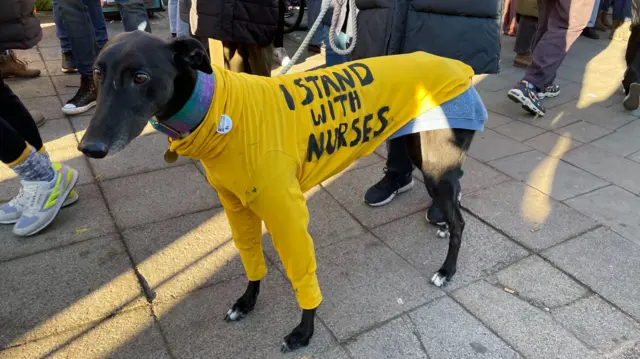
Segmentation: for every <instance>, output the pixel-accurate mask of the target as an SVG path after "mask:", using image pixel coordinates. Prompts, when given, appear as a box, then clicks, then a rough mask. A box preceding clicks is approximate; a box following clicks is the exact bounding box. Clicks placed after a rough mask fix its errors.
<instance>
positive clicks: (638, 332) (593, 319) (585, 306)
mask: <svg viewBox="0 0 640 359" xmlns="http://www.w3.org/2000/svg"><path fill="white" fill-rule="evenodd" d="M551 314H552V315H553V317H554V318H555V319H556V320H557V321H558V322H560V323H562V324H563V325H564V327H565V328H567V329H568V330H570V331H571V332H573V333H574V334H575V335H576V336H577V337H578V338H579V339H580V340H582V341H583V342H585V343H587V344H588V345H590V346H591V347H593V348H596V349H598V350H599V351H600V352H602V353H603V354H606V353H609V352H612V351H615V350H616V349H618V348H620V347H626V346H629V344H631V345H633V344H634V343H636V342H640V324H638V323H637V322H635V321H634V320H633V319H631V318H630V317H629V316H627V315H626V314H624V313H622V312H620V311H619V310H617V309H616V308H615V307H612V306H611V305H610V304H608V303H607V302H605V301H604V300H602V298H600V297H598V296H597V295H592V296H590V297H588V298H584V299H580V300H578V301H576V302H574V303H571V304H570V305H568V306H565V307H561V308H557V309H554V310H552V311H551Z"/></svg>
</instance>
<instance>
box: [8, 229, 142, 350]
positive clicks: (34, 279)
mask: <svg viewBox="0 0 640 359" xmlns="http://www.w3.org/2000/svg"><path fill="white" fill-rule="evenodd" d="M0 272H2V274H3V275H2V276H0V293H2V294H0V296H1V297H2V299H1V300H0V301H1V302H2V303H3V305H2V306H0V317H2V318H3V320H2V321H0V348H6V347H7V346H13V345H17V344H23V343H25V342H26V341H31V340H35V339H40V338H43V337H45V336H49V335H53V334H58V333H62V332H63V331H65V330H68V329H72V328H74V327H77V326H79V325H82V324H85V323H89V322H93V321H96V320H98V319H103V318H106V317H108V316H110V315H112V314H114V313H117V312H119V311H121V310H124V309H127V308H135V307H138V306H141V305H143V304H144V303H145V301H144V299H142V298H143V294H142V293H141V290H140V285H139V284H138V280H137V278H136V276H135V274H134V273H133V270H132V269H131V265H130V261H129V258H128V256H127V253H126V250H125V248H124V247H123V246H122V242H120V241H119V240H118V239H117V237H116V236H113V235H112V236H107V237H101V238H97V239H94V240H90V241H86V242H82V243H78V244H76V245H72V246H67V247H63V248H60V249H56V250H52V251H49V252H45V253H40V254H36V255H33V256H29V257H24V258H20V259H17V260H13V261H10V262H4V263H2V264H0Z"/></svg>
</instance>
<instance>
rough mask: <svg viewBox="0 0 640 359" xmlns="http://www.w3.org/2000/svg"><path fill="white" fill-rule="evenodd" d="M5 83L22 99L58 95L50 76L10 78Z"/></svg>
mask: <svg viewBox="0 0 640 359" xmlns="http://www.w3.org/2000/svg"><path fill="white" fill-rule="evenodd" d="M5 83H6V84H7V85H9V88H11V90H12V91H13V92H14V93H15V94H16V95H17V96H18V97H19V98H20V99H21V100H22V99H28V98H33V97H44V96H54V95H56V90H55V89H54V87H53V84H52V83H51V79H50V77H48V76H42V77H36V78H33V79H8V80H6V81H5Z"/></svg>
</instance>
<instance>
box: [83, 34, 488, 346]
mask: <svg viewBox="0 0 640 359" xmlns="http://www.w3.org/2000/svg"><path fill="white" fill-rule="evenodd" d="M402 56H406V55H402ZM424 56H433V55H428V54H424ZM398 59H402V58H400V57H399V58H398ZM375 61H378V60H375ZM375 61H373V62H375ZM438 61H444V60H438ZM446 61H449V60H446ZM450 61H454V60H450ZM378 62H379V61H378ZM367 66H368V65H366V64H364V63H362V64H357V63H356V64H351V65H348V66H347V67H344V68H343V70H341V71H343V72H341V74H342V75H340V76H342V77H343V78H344V81H343V83H347V82H349V81H351V82H355V81H358V80H359V81H360V83H361V84H365V82H367V81H369V80H371V78H370V77H371V76H370V75H371V74H372V73H368V72H367V71H368V70H367ZM455 66H458V67H460V68H462V67H461V66H463V65H458V64H456V65H455ZM464 66H466V65H464ZM351 70H353V74H355V76H353V77H350V78H347V77H346V75H345V74H347V75H349V73H348V72H349V71H351ZM441 70H442V69H441V68H440V69H438V71H441ZM336 71H338V70H336ZM363 71H364V72H363ZM464 71H469V72H471V74H470V75H469V76H466V75H465V76H461V78H462V77H465V83H468V85H465V86H468V88H470V89H473V88H472V87H471V85H470V82H471V80H470V76H472V75H473V73H472V72H473V71H472V70H470V68H464ZM214 73H215V75H216V77H215V90H213V94H212V97H211V98H209V100H210V101H214V100H216V99H215V97H216V96H217V95H218V91H219V90H222V86H223V85H225V84H224V83H222V82H223V81H224V78H226V77H229V76H231V77H234V76H235V77H234V78H236V79H237V80H238V81H245V82H246V81H250V80H251V81H259V83H260V84H261V85H260V86H263V85H264V86H271V85H269V84H271V83H275V82H276V81H282V80H279V78H282V77H284V76H279V77H276V78H272V79H270V78H259V80H256V79H258V77H252V76H250V75H246V74H234V73H230V72H227V71H225V70H222V69H216V71H214V69H213V68H212V67H211V65H210V61H209V58H208V56H207V54H206V52H205V49H204V48H203V47H202V45H201V44H200V43H199V42H198V41H196V40H194V39H191V38H179V39H175V40H173V41H171V42H167V41H164V40H161V39H158V38H156V37H153V36H151V35H148V34H146V33H144V32H141V31H135V32H130V33H124V34H120V35H117V36H115V37H114V38H113V39H111V41H109V43H107V45H106V46H105V47H104V48H103V50H102V51H101V53H100V54H99V55H98V57H97V59H96V61H95V65H94V81H95V82H96V88H97V89H98V101H97V107H96V111H95V114H94V115H93V117H92V119H91V121H90V124H89V126H88V128H87V130H86V133H85V134H84V136H83V138H82V140H81V142H80V144H79V146H78V150H79V151H81V152H82V153H84V154H85V155H86V156H88V157H91V158H96V159H98V158H103V157H105V156H107V155H108V154H112V153H116V152H118V151H121V150H122V149H123V148H125V147H126V146H127V145H128V144H129V143H130V142H131V141H132V140H134V139H135V138H136V137H137V136H138V135H140V133H141V132H142V130H143V128H144V127H145V125H146V124H147V122H148V121H149V120H150V119H155V121H156V122H154V123H155V125H156V126H155V127H156V129H159V130H162V131H164V130H163V128H165V129H166V127H168V126H167V125H166V124H167V123H168V122H167V121H169V119H171V118H172V116H174V115H176V113H178V112H179V111H182V110H183V108H184V107H185V105H186V104H187V103H188V101H190V98H191V97H192V96H194V95H198V93H197V92H198V91H201V90H200V87H198V86H200V85H198V83H199V81H200V80H199V79H200V78H201V77H203V76H207V75H205V74H214ZM326 73H330V72H326ZM378 73H379V72H378ZM334 74H337V72H335V71H334ZM465 74H467V73H466V72H465ZM287 76H289V75H287ZM322 76H325V75H322ZM322 76H320V77H321V78H322V79H323V81H325V82H324V84H325V85H326V84H329V85H327V86H326V88H327V89H330V88H331V86H333V87H334V88H335V89H339V87H340V86H338V85H335V84H334V85H335V86H334V85H332V84H331V82H328V81H329V80H328V79H325V78H324V77H322ZM349 76H351V75H349ZM388 76H391V77H390V78H389V79H388V81H385V82H384V84H385V86H387V84H389V82H390V81H394V80H393V79H394V78H393V76H395V75H388ZM409 77H411V76H406V78H409ZM466 77H469V79H468V80H467V79H466ZM367 79H369V80H367ZM445 80H446V79H445ZM296 81H298V82H296ZM296 81H294V82H296V83H297V84H300V81H302V80H300V81H299V80H296ZM406 81H408V80H406ZM466 81H468V82H466ZM341 84H342V83H341ZM302 85H303V86H304V84H302ZM274 86H275V85H274ZM388 86H393V84H392V83H391V84H389V85H388ZM267 88H271V87H264V88H262V87H261V88H260V89H256V92H260V93H265V94H266V95H265V96H267V98H268V101H267V102H265V103H264V104H263V105H264V106H267V105H269V106H277V107H274V109H275V111H278V112H279V113H285V112H284V111H285V110H286V108H287V107H289V109H292V107H295V106H296V103H297V102H298V101H299V100H301V99H302V98H301V97H299V96H298V97H296V96H294V95H295V94H293V95H291V93H290V91H289V90H287V89H286V87H283V85H280V89H282V91H283V93H284V95H285V96H284V100H275V99H279V97H277V95H276V94H274V93H275V92H279V90H277V89H278V87H277V86H276V87H273V88H274V89H275V90H273V93H272V92H270V91H271V90H267ZM319 88H320V87H319ZM301 91H302V90H301ZM305 91H306V96H307V98H305V99H303V100H302V102H304V101H306V100H307V99H308V97H309V96H311V93H312V88H311V85H309V86H305ZM412 91H413V90H412ZM473 91H475V90H473ZM365 94H366V93H365ZM436 95H437V94H436ZM220 96H222V95H220ZM355 96H357V94H356V95H352V94H351V93H350V94H349V98H352V97H353V101H351V106H352V107H353V106H356V107H357V105H358V104H359V103H360V102H362V103H365V104H367V103H370V102H371V101H369V97H366V98H356V97H355ZM362 96H365V95H362ZM366 96H372V95H366ZM302 97H304V96H302ZM226 98H231V99H232V98H233V97H228V96H227V97H226ZM345 98H346V95H345ZM478 98H479V97H478ZM217 100H218V101H222V100H220V99H217ZM409 100H410V99H407V102H409ZM348 103H349V101H347V105H344V102H343V109H346V108H348V107H349V105H348ZM227 105H229V106H231V105H232V104H227ZM227 105H225V106H227ZM233 105H237V106H239V108H241V109H242V111H244V112H242V113H246V114H247V116H248V114H250V113H251V114H255V115H256V116H258V115H259V114H260V112H255V111H260V110H255V109H254V108H253V107H255V106H258V105H255V104H254V103H249V102H247V103H240V104H233ZM212 108H213V105H212ZM482 109H484V106H482ZM387 110H388V106H387ZM252 111H254V112H252ZM297 111H300V109H299V108H298V109H297ZM335 111H338V110H337V109H336V110H335ZM345 111H346V110H345ZM381 111H382V112H381ZM292 113H294V115H291V116H297V115H295V113H296V111H292ZM206 114H207V112H206V111H205V112H204V113H200V114H199V118H195V119H193V118H192V120H196V121H202V124H196V126H194V128H192V129H191V132H190V133H192V134H196V133H197V131H204V130H200V128H202V127H203V126H205V123H206V122H205V120H204V119H203V115H206ZM263 114H264V113H263ZM484 114H485V115H486V110H484ZM225 116H226V115H222V119H225ZM205 117H206V116H205ZM378 117H380V121H381V122H380V126H385V121H386V123H387V124H389V123H391V122H392V120H393V119H391V118H387V119H385V118H384V111H383V109H382V108H381V110H380V111H378ZM265 118H266V116H265ZM369 119H371V118H369ZM357 120H358V119H357ZM367 120H368V119H367V116H364V121H363V122H364V124H363V125H362V126H364V129H362V128H361V129H357V131H358V132H357V138H358V139H361V141H364V140H366V139H369V140H371V141H373V138H374V137H375V135H376V134H378V133H383V132H384V131H383V130H382V128H381V129H379V130H376V129H375V128H373V127H372V128H367V126H368V125H367ZM225 121H228V122H224V121H222V120H221V122H220V123H223V122H224V123H227V124H228V126H227V127H224V128H223V129H222V130H221V125H220V123H217V126H218V127H217V133H215V132H216V128H215V127H213V131H212V132H214V133H213V134H212V135H211V136H212V137H211V141H214V140H215V139H220V138H223V139H224V138H227V137H224V136H229V134H228V133H231V132H227V131H229V130H230V131H234V130H237V131H249V129H247V128H248V127H247V125H245V127H244V128H242V127H238V128H236V127H235V124H234V125H233V126H234V127H233V129H231V128H232V126H231V122H230V121H231V118H229V117H227V118H226V119H225ZM273 121H284V120H279V119H278V118H275V119H274V120H273ZM372 121H373V120H372ZM372 121H369V124H371V123H373V122H372ZM485 121H486V118H485ZM316 122H317V123H316ZM356 122H358V121H354V122H353V124H355V123H356ZM197 123H200V122H197ZM274 123H276V124H277V123H278V122H274ZM320 123H321V121H320V117H319V115H318V117H317V118H316V117H314V124H316V125H318V124H320ZM483 124H484V122H483V123H482V126H483ZM362 126H361V127H362ZM371 126H373V125H371ZM389 126H391V125H389ZM398 126H399V125H398ZM345 127H346V125H345ZM340 129H343V127H340ZM341 131H342V130H341ZM345 131H346V129H345ZM254 132H255V131H254ZM475 132H476V130H470V129H464V128H448V129H437V130H429V131H421V132H418V133H408V134H405V135H402V137H403V138H404V139H405V140H406V145H407V146H406V147H407V152H408V154H409V157H410V158H411V160H412V162H413V163H414V164H415V166H416V167H418V168H419V169H420V170H421V172H422V174H423V176H424V183H425V185H426V187H427V189H428V192H429V194H430V195H431V197H432V198H433V201H434V203H435V204H437V205H438V206H439V208H440V209H441V211H442V212H443V214H444V217H445V219H446V228H447V229H448V233H449V249H448V252H447V255H446V259H445V261H444V264H443V265H442V267H441V268H440V269H439V270H438V271H437V272H436V273H435V274H434V275H433V277H432V278H431V282H432V283H433V284H434V285H436V286H442V285H444V284H445V283H446V282H448V281H449V280H450V279H451V278H452V277H453V275H454V274H455V273H456V267H457V258H458V252H459V249H460V245H461V238H462V233H463V230H464V226H465V222H464V219H463V217H462V212H461V209H460V203H459V201H458V195H459V193H458V192H459V178H460V177H461V176H462V170H461V166H462V163H463V161H464V157H465V153H466V152H467V150H468V148H469V146H470V144H471V142H472V139H473V136H474V133H475ZM225 133H227V135H225ZM332 133H333V132H331V131H329V132H328V133H327V135H328V136H329V138H331V134H332ZM323 135H324V133H323ZM335 135H336V140H335V141H336V143H337V144H338V147H339V144H340V143H341V142H344V144H345V146H347V147H348V145H347V141H345V138H338V137H344V136H347V135H345V134H343V132H338V130H337V129H336V132H335ZM216 136H217V137H216ZM354 136H355V135H354ZM367 136H369V137H368V138H367ZM381 136H382V137H385V136H386V138H380V139H379V140H378V141H379V142H378V143H383V142H384V140H385V139H387V138H390V137H389V136H388V134H384V133H383V135H381ZM170 137H171V135H170ZM187 138H188V137H187ZM321 138H324V137H322V136H321ZM363 138H364V139H363ZM310 140H311V137H310ZM208 141H209V140H207V141H205V143H204V144H205V145H206V144H207V143H206V142H208ZM303 142H304V141H303ZM329 142H331V140H330V139H329ZM356 142H357V140H355V139H354V140H353V141H351V144H350V145H351V146H356V147H357V146H359V144H358V143H356ZM309 143H311V141H310V142H309ZM354 143H355V144H354ZM252 145H253V144H252ZM315 146H316V147H314V149H313V150H312V149H311V148H309V149H307V150H305V151H304V155H303V156H302V157H304V158H306V157H307V155H308V159H309V160H311V159H314V160H315V158H314V155H315V156H317V158H318V160H320V156H321V153H322V151H329V143H327V145H326V147H323V148H320V147H319V146H317V143H316V145H315ZM310 147H311V145H310ZM171 148H173V145H172V147H171ZM227 148H228V147H227ZM331 150H332V151H333V150H335V151H336V153H337V151H339V150H340V149H339V148H338V149H337V148H336V147H334V146H332V147H331ZM224 151H225V150H223V152H224ZM226 151H230V150H228V149H227V150H226ZM372 151H373V149H371V150H370V151H369V153H371V152H372ZM169 153H171V152H169ZM222 155H224V153H223V154H222ZM233 155H237V154H233ZM326 156H328V155H326ZM355 157H357V156H352V157H349V158H348V159H343V160H341V161H342V162H344V163H337V164H336V166H339V167H336V168H337V169H344V168H345V167H346V166H348V165H349V164H350V162H353V161H355V159H356V158H355ZM324 158H325V159H326V158H327V157H324ZM334 158H337V157H334ZM328 161H334V162H335V161H338V160H331V159H329V160H328ZM237 162H238V163H237V166H241V165H242V161H237ZM204 163H205V161H204V160H203V164H204ZM327 163H331V162H327ZM258 165H259V164H258ZM238 168H240V167H238ZM238 171H240V170H239V169H238ZM273 171H277V169H275V168H274V169H273ZM216 172H225V169H224V168H216V167H215V166H213V167H211V168H208V170H207V177H208V179H209V182H210V183H212V184H214V183H215V181H216V180H215V179H216V178H217V177H216V176H218V175H220V174H219V173H216ZM229 172H234V167H230V168H229V169H227V170H226V174H229ZM333 172H335V173H337V170H336V171H333ZM266 173H270V172H266ZM335 173H332V174H331V175H333V174H335ZM226 174H224V173H223V174H222V175H226ZM319 180H320V179H318V181H319ZM318 181H314V182H313V183H310V184H309V185H308V186H307V185H305V186H306V187H305V188H308V187H309V186H315V185H317V182H318ZM271 182H274V181H271ZM295 186H297V185H295ZM214 187H215V186H214ZM302 187H304V186H302ZM216 189H218V188H217V187H216ZM303 189H304V188H303ZM227 192H228V191H226V190H225V191H223V192H221V191H220V190H219V191H218V194H219V196H221V195H223V194H225V195H226V193H227ZM250 192H256V188H255V187H254V188H253V191H247V193H248V196H250V195H251V193H250ZM299 197H301V196H299ZM221 198H222V197H221ZM274 198H275V199H276V200H275V201H273V198H271V200H270V202H278V199H279V198H281V197H274ZM285 200H286V199H284V198H283V199H282V201H285ZM302 200H304V198H303V197H302ZM229 203H230V202H229V201H223V206H224V207H225V212H227V213H228V214H229V215H231V214H233V213H234V212H233V211H235V210H238V211H244V210H245V208H244V207H243V206H242V205H240V202H237V203H235V202H232V203H231V205H228V204H229ZM236 204H237V206H236ZM270 204H271V205H273V203H270ZM232 207H233V208H232ZM235 207H237V208H235ZM257 213H258V214H260V215H261V216H262V213H261V212H259V211H257ZM300 213H303V214H306V213H307V212H306V205H305V207H304V208H300ZM267 215H268V213H265V216H267ZM300 215H302V214H300ZM230 218H231V217H230ZM260 219H263V220H264V221H265V223H266V224H267V228H268V229H269V231H272V229H271V228H269V222H268V220H267V219H265V218H262V217H261V218H260ZM230 222H231V219H230ZM231 224H232V229H233V227H234V226H233V223H231ZM288 229H289V228H285V230H288ZM303 230H304V231H303V232H301V235H302V236H305V235H306V236H307V237H308V235H307V234H306V225H304V228H303ZM272 237H273V238H274V244H275V241H276V237H277V235H273V231H272ZM309 238H310V237H309ZM235 240H236V234H235V233H234V241H235ZM300 241H301V242H300V245H301V246H302V245H304V244H303V243H302V239H300ZM297 243H298V242H296V241H293V242H291V243H289V244H290V245H292V246H296V245H298V244H297ZM236 245H237V243H236ZM285 247H286V246H285ZM238 249H239V250H240V249H241V248H240V247H238ZM276 249H278V251H279V253H280V248H278V246H276ZM286 249H287V248H284V250H286ZM310 249H311V251H312V252H313V245H312V243H311V244H310ZM242 253H243V252H242V250H241V257H242ZM259 255H261V253H260V254H259ZM280 256H281V258H282V256H283V254H282V253H280ZM310 256H311V260H312V262H310V263H311V264H309V267H313V268H312V269H313V278H314V279H315V257H313V253H311V254H310ZM296 260H297V259H296V258H291V259H290V260H287V261H285V260H283V263H284V264H285V269H287V275H289V277H290V279H291V278H294V277H292V276H291V275H290V273H289V269H288V268H286V266H287V263H288V264H289V265H290V266H296V265H297V263H295V262H296ZM243 261H244V258H243ZM245 269H247V266H246V265H245ZM265 270H266V269H265ZM248 277H249V274H248ZM256 278H258V277H256ZM256 278H253V279H252V278H249V283H248V286H247V289H246V291H245V293H244V294H243V295H242V296H241V297H240V298H239V299H238V300H236V302H235V303H234V304H233V306H232V307H231V309H230V310H229V311H228V312H227V313H226V315H225V320H227V321H235V320H240V319H242V318H244V317H245V316H246V315H247V314H248V313H249V312H251V310H252V309H253V308H254V306H255V304H256V301H257V298H258V293H259V289H260V280H259V279H256ZM294 279H295V278H294ZM292 282H293V283H292V284H294V288H295V290H296V295H298V287H296V286H295V280H293V279H292ZM316 283H317V281H316ZM318 292H319V289H318ZM299 303H300V298H299ZM315 305H319V303H317V304H311V305H307V307H306V308H305V307H304V306H302V305H301V307H303V311H302V318H301V321H300V324H299V325H298V326H297V327H296V328H295V329H294V330H293V331H292V332H291V333H290V334H288V335H287V336H286V337H285V338H284V342H283V344H282V348H281V349H282V351H283V352H287V351H290V350H295V349H297V348H300V347H303V346H306V345H308V343H309V340H310V339H311V337H312V335H313V332H314V320H315V313H316V307H314V306H315Z"/></svg>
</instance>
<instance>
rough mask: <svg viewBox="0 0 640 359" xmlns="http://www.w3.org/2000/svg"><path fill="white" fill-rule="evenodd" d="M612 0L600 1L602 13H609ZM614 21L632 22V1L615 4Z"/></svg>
mask: <svg viewBox="0 0 640 359" xmlns="http://www.w3.org/2000/svg"><path fill="white" fill-rule="evenodd" d="M609 7H611V0H600V11H607V10H609ZM612 18H613V20H631V0H617V1H615V2H614V3H613V14H612Z"/></svg>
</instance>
